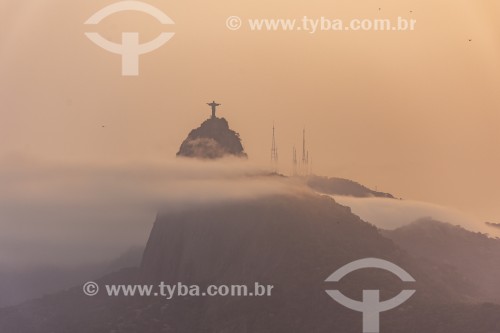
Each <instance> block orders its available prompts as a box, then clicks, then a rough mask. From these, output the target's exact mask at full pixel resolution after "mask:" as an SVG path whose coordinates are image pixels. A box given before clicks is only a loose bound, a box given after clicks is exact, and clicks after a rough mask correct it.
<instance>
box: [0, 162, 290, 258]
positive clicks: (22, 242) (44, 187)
mask: <svg viewBox="0 0 500 333" xmlns="http://www.w3.org/2000/svg"><path fill="white" fill-rule="evenodd" d="M268 174H269V173H268V172H267V171H266V170H265V169H263V168H259V167H257V166H255V165H252V164H250V163H248V162H245V161H241V160H224V161H218V162H203V161H195V160H184V159H175V160H172V161H168V162H151V163H144V162H141V163H132V162H127V163H122V164H119V163H113V164H106V163H100V164H99V163H94V164H80V163H44V162H40V161H39V160H33V159H25V158H9V159H4V160H2V161H1V163H0V188H1V189H2V190H1V192H0V265H10V266H13V265H14V266H23V265H37V264H61V263H66V264H72V265H81V264H83V263H87V262H93V261H97V260H103V259H106V258H112V257H114V256H116V255H118V254H119V253H120V252H121V251H123V250H125V249H127V248H128V247H130V246H143V245H144V244H145V243H146V241H147V238H148V235H149V232H150V230H151V227H152V224H153V221H154V218H155V215H156V212H157V211H158V210H159V209H163V210H165V209H167V210H168V209H183V208H189V207H192V206H193V205H198V204H210V203H215V202H221V201H224V202H225V201H228V200H240V199H249V198H254V197H260V196H267V195H273V194H279V193H285V192H289V191H290V184H287V183H286V182H283V181H281V180H280V179H279V177H269V176H267V175H268Z"/></svg>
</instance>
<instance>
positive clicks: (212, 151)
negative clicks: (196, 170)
mask: <svg viewBox="0 0 500 333" xmlns="http://www.w3.org/2000/svg"><path fill="white" fill-rule="evenodd" d="M177 156H183V157H194V158H201V159H217V158H222V157H224V156H236V157H244V158H246V157H247V155H246V153H245V151H244V149H243V145H242V144H241V139H240V135H239V134H238V133H236V132H235V131H233V130H231V129H230V128H229V124H228V122H227V120H226V119H224V118H210V119H207V120H205V121H204V122H203V123H202V124H201V126H200V127H198V128H196V129H194V130H192V131H191V132H190V133H189V135H188V137H187V138H186V139H185V140H184V142H182V144H181V147H180V149H179V152H178V153H177Z"/></svg>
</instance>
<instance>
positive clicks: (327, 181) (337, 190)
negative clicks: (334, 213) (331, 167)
mask: <svg viewBox="0 0 500 333" xmlns="http://www.w3.org/2000/svg"><path fill="white" fill-rule="evenodd" d="M307 185H308V186H309V187H310V188H312V189H314V190H315V191H317V192H320V193H324V194H331V195H345V196H351V197H358V198H365V197H366V198H367V197H381V198H391V199H394V196H392V195H391V194H389V193H383V192H377V191H373V190H371V189H369V188H368V187H366V186H363V185H361V184H359V183H356V182H354V181H352V180H349V179H343V178H328V177H320V176H310V177H309V178H308V179H307Z"/></svg>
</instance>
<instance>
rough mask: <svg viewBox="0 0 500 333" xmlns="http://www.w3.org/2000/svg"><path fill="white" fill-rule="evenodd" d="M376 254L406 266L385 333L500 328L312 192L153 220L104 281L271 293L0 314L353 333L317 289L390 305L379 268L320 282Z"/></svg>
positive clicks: (85, 330)
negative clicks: (144, 238)
mask: <svg viewBox="0 0 500 333" xmlns="http://www.w3.org/2000/svg"><path fill="white" fill-rule="evenodd" d="M366 257H377V258H381V259H386V260H389V261H392V262H394V263H396V264H398V265H400V266H401V267H403V268H404V269H405V270H407V271H408V272H409V273H410V274H411V275H412V276H413V277H414V278H415V279H416V280H417V282H416V283H414V284H412V285H411V286H412V287H413V288H415V289H416V290H417V293H416V294H415V296H414V297H413V298H412V299H410V300H409V301H408V302H407V303H405V304H404V305H403V306H401V307H399V308H397V309H396V310H393V311H389V312H386V313H384V314H382V316H381V331H382V332H386V333H401V332H409V333H417V332H418V333H420V332H446V333H448V332H453V333H470V332H474V333H489V332H498V331H499V330H500V322H499V320H498V318H499V317H500V306H497V305H474V304H464V303H461V300H463V299H464V294H465V293H467V292H468V291H469V288H470V286H469V285H468V284H467V283H465V282H464V281H463V280H462V279H461V277H460V276H455V275H456V274H455V272H452V271H449V270H448V269H447V268H446V267H445V268H443V269H442V268H441V267H439V266H437V267H431V266H429V265H427V263H426V262H424V263H420V262H419V261H418V260H416V259H414V258H413V257H411V256H409V255H408V254H406V253H405V252H404V251H401V250H400V248H399V247H398V246H396V245H395V244H394V242H393V241H391V240H389V239H388V238H385V237H383V236H382V235H381V234H380V233H379V231H378V230H377V229H376V228H375V227H374V226H372V225H370V224H368V223H365V222H364V221H362V220H361V219H360V218H359V217H357V216H355V215H353V214H352V213H351V211H350V209H349V208H347V207H344V206H341V205H338V204H337V203H335V202H334V201H333V200H332V199H331V198H329V197H326V196H319V195H312V194H311V195H302V196H298V195H287V196H272V197H267V198H260V199H254V200H246V201H234V202H227V203H221V204H214V205H198V206H196V207H189V209H187V208H186V209H181V208H179V209H178V210H171V209H169V210H168V211H164V212H161V213H160V214H159V215H158V218H157V220H156V222H155V225H154V227H153V230H152V232H151V236H150V239H149V241H148V245H147V248H146V250H145V252H144V257H143V262H142V265H141V268H140V269H129V270H123V271H120V272H117V273H115V274H111V275H108V276H106V277H104V278H102V279H100V280H98V282H99V283H100V284H101V285H103V284H111V283H112V284H144V283H147V284H149V283H157V282H158V281H159V280H162V281H164V282H165V283H177V282H182V283H184V284H194V283H196V284H199V285H201V286H206V285H207V284H217V285H221V284H226V285H227V284H246V285H253V284H254V283H255V282H259V283H261V284H272V285H274V286H275V288H274V291H273V294H272V296H271V297H246V298H245V297H180V298H175V299H173V300H166V299H163V298H161V297H142V298H141V297H127V298H124V297H107V296H105V295H103V294H102V293H101V294H99V295H98V296H95V297H87V296H84V295H83V293H82V291H81V287H77V288H74V289H72V290H69V291H67V292H62V293H58V294H55V295H52V296H47V297H44V298H43V299H41V300H36V301H31V302H28V303H26V304H23V305H21V306H18V307H14V308H8V309H3V310H0V332H2V333H3V332H6V333H7V332H8V333H67V332H71V333H110V332H115V333H137V332H140V333H161V332H165V333H166V332H168V333H170V332H171V333H174V332H175V333H198V332H201V333H209V332H210V333H212V332H214V333H215V332H217V333H234V332H237V333H239V332H246V333H264V332H266V333H267V332H269V333H290V332H292V333H295V332H296V333H299V332H300V333H302V332H316V333H331V332H339V333H340V332H342V333H359V332H361V322H362V321H361V314H360V313H357V312H354V311H351V310H349V309H346V308H345V307H343V306H341V305H339V304H337V303H336V302H335V301H333V300H332V299H331V298H329V296H328V295H326V293H325V290H326V289H332V288H339V289H340V290H342V292H344V293H345V294H346V295H348V296H349V297H352V298H354V299H361V292H362V290H363V289H380V290H381V294H382V298H383V299H389V298H391V297H392V296H394V295H396V294H397V293H399V292H400V291H401V289H403V288H405V287H406V285H405V284H403V283H402V282H401V281H399V280H398V279H397V278H396V277H395V276H393V275H392V274H390V273H387V272H384V271H381V270H363V271H360V272H356V273H353V274H352V275H350V276H349V278H347V279H345V280H343V281H342V282H341V283H339V284H330V283H325V282H324V281H325V279H326V278H327V277H328V276H329V275H330V274H331V273H333V272H334V271H335V270H337V269H338V268H339V267H341V266H343V265H344V264H346V263H349V262H351V261H353V260H357V259H362V258H366Z"/></svg>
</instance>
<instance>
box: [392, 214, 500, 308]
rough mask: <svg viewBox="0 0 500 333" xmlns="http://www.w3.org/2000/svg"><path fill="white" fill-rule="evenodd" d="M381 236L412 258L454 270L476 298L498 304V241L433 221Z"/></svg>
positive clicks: (426, 221) (499, 249)
mask: <svg viewBox="0 0 500 333" xmlns="http://www.w3.org/2000/svg"><path fill="white" fill-rule="evenodd" d="M383 234H384V235H385V236H386V237H388V238H390V239H392V240H393V241H394V242H395V243H396V244H397V245H398V246H399V247H401V248H402V249H404V250H406V251H408V253H410V254H411V255H413V256H414V257H416V258H418V259H420V260H425V261H428V262H429V263H432V264H433V265H438V266H440V267H450V269H453V270H454V271H456V274H457V275H459V276H463V277H464V278H465V279H467V280H468V281H469V282H470V283H471V284H473V285H474V286H475V288H476V289H477V293H476V297H478V298H480V299H482V300H485V301H495V302H499V303H500V240H499V239H492V238H489V237H488V236H487V235H484V234H481V233H474V232H470V231H468V230H465V229H463V228H462V227H459V226H453V225H451V224H448V223H442V222H438V221H434V220H432V219H422V220H419V221H417V222H415V223H413V224H410V225H408V226H405V227H401V228H399V229H396V230H393V231H383Z"/></svg>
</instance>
